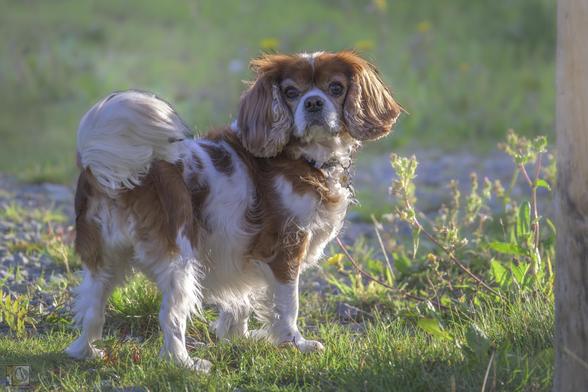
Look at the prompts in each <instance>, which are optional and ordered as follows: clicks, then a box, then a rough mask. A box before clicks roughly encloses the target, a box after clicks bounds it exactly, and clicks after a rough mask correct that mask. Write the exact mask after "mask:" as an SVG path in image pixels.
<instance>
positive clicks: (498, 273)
mask: <svg viewBox="0 0 588 392" xmlns="http://www.w3.org/2000/svg"><path fill="white" fill-rule="evenodd" d="M490 270H491V271H492V277H493V278H494V281H495V282H496V283H498V284H499V285H500V286H504V285H505V284H506V283H508V278H509V274H508V270H507V269H506V268H504V266H503V265H502V263H500V261H498V260H494V259H492V260H490Z"/></svg>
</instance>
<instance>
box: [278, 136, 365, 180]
mask: <svg viewBox="0 0 588 392" xmlns="http://www.w3.org/2000/svg"><path fill="white" fill-rule="evenodd" d="M359 145H360V144H359V142H358V141H356V140H355V139H353V138H352V137H351V136H349V135H348V134H347V133H344V134H340V135H337V136H329V137H328V138H322V139H319V138H313V139H296V140H294V141H292V142H290V143H289V144H288V145H287V146H286V148H285V150H284V152H285V154H286V155H287V156H288V157H289V158H291V159H304V160H305V161H306V162H307V163H308V164H309V165H311V166H313V167H314V168H317V169H321V170H325V171H329V170H330V169H332V168H334V167H338V166H340V167H343V168H349V167H351V165H352V160H353V154H354V153H355V151H357V149H358V148H359Z"/></svg>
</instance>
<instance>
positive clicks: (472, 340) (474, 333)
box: [466, 324, 490, 356]
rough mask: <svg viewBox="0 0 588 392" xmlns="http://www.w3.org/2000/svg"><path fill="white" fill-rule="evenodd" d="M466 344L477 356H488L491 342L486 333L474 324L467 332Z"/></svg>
mask: <svg viewBox="0 0 588 392" xmlns="http://www.w3.org/2000/svg"><path fill="white" fill-rule="evenodd" d="M466 344H467V346H468V348H469V349H470V350H471V351H472V353H474V354H475V355H477V356H483V355H486V354H488V349H489V348H490V340H489V339H488V336H487V335H486V333H484V331H482V330H481V329H480V327H478V325H476V324H472V325H470V326H469V327H468V330H467V331H466Z"/></svg>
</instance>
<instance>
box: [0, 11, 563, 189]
mask: <svg viewBox="0 0 588 392" xmlns="http://www.w3.org/2000/svg"><path fill="white" fill-rule="evenodd" d="M0 9H1V10H2V11H1V12H0V37H1V38H0V101H1V105H0V171H2V172H9V173H14V174H17V175H18V176H20V177H21V178H24V179H27V180H34V181H35V180H36V181H46V180H49V181H60V182H70V181H71V180H72V179H73V178H74V176H75V163H74V162H75V160H74V155H75V130H76V127H77V123H78V121H79V118H80V117H81V115H82V114H83V113H84V111H85V110H87V108H88V107H89V106H90V105H92V104H93V103H94V102H95V101H97V100H98V99H99V98H100V97H101V96H103V95H105V94H107V93H108V92H110V91H112V90H121V89H127V88H141V89H145V90H151V91H154V92H156V93H157V94H158V95H160V96H161V97H163V98H165V99H167V100H169V101H171V102H172V103H173V104H174V105H175V106H176V108H177V109H178V111H179V112H180V114H181V115H182V116H183V117H184V118H185V119H186V121H187V122H188V123H189V124H190V125H191V126H193V127H194V129H195V131H197V132H203V131H205V130H206V129H208V128H210V127H212V126H218V125H223V124H226V123H228V122H230V121H231V119H232V118H233V116H234V115H235V113H236V108H237V101H238V98H239V95H240V92H241V91H242V89H243V84H242V82H241V81H242V80H246V79H249V78H251V75H250V73H249V71H248V69H247V61H248V60H249V59H250V58H251V57H254V56H257V55H259V54H260V53H262V52H263V51H280V52H296V51H315V50H330V51H334V50H339V49H349V48H355V49H357V50H358V51H360V52H361V53H362V54H364V55H365V56H366V57H368V58H369V59H371V60H373V62H374V63H375V64H377V65H378V67H379V69H380V70H381V72H382V74H383V76H384V79H385V80H386V81H388V82H389V84H390V85H391V86H393V89H394V91H395V94H396V96H397V98H398V100H399V102H401V103H402V104H403V105H404V106H405V107H406V108H407V110H408V111H409V112H410V113H411V115H410V116H405V117H404V118H403V119H402V121H401V122H400V123H399V126H398V127H397V131H396V134H395V135H394V136H393V137H390V138H388V139H387V140H386V141H384V142H381V143H378V145H377V146H374V147H371V149H372V151H376V150H377V151H379V152H382V151H389V150H390V149H391V148H394V149H398V148H411V147H413V146H415V145H418V146H419V147H435V148H442V149H448V150H454V149H459V148H475V149H480V150H481V151H483V150H485V149H488V148H491V147H492V146H494V145H495V141H496V140H499V139H502V138H503V136H504V134H505V132H506V130H507V129H508V128H515V129H517V130H518V131H519V132H520V133H523V134H527V135H534V134H547V135H548V136H549V135H551V134H552V126H553V110H552V108H553V104H554V82H553V74H554V60H553V58H554V46H555V42H554V40H555V38H554V37H555V17H554V15H555V1H553V0H495V1H470V0H444V1H429V0H397V1H386V0H374V1H351V0H340V1H335V0H322V1H316V0H299V1H253V0H251V1H229V0H220V1H219V0H203V1H159V0H144V1H141V2H131V1H128V2H127V1H116V0H101V1H75V0H67V1H66V0H55V1H46V0H26V1H20V0H19V1H17V0H0ZM367 155H368V156H369V154H367ZM364 159H365V158H364ZM368 159H369V158H368Z"/></svg>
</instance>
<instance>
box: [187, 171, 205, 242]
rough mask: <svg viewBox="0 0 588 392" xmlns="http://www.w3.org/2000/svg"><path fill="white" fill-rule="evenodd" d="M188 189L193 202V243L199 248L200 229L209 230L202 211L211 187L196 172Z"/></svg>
mask: <svg viewBox="0 0 588 392" xmlns="http://www.w3.org/2000/svg"><path fill="white" fill-rule="evenodd" d="M186 185H187V187H188V191H189V192H190V198H191V200H192V218H193V219H192V237H191V242H192V246H193V247H194V248H197V247H198V239H199V234H200V229H201V228H204V229H206V228H207V223H206V222H205V221H204V219H203V217H202V210H203V208H204V203H205V202H206V199H207V198H208V195H209V193H210V186H209V185H208V182H206V180H205V179H204V178H202V176H201V174H200V172H194V173H193V174H192V176H190V177H189V178H188V179H187V184H186Z"/></svg>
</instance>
